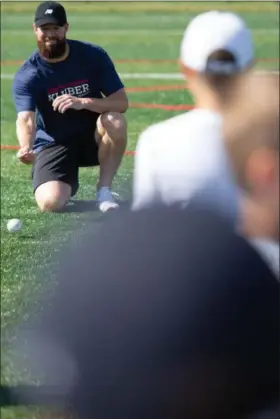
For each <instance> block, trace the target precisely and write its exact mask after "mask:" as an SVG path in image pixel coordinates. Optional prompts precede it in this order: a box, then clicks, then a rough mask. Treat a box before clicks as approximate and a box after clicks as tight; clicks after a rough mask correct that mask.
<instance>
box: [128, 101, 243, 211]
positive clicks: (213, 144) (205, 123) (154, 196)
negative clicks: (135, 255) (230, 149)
mask: <svg viewBox="0 0 280 419" xmlns="http://www.w3.org/2000/svg"><path fill="white" fill-rule="evenodd" d="M221 128H222V118H221V116H220V115H219V114H217V113H214V112H212V111H208V110H205V109H195V110H192V111H190V112H188V113H185V114H182V115H179V116H176V117H174V118H171V119H168V120H166V121H163V122H160V123H158V124H155V125H152V126H150V127H149V128H148V129H146V130H145V131H144V132H143V133H142V134H141V136H140V139H139V141H138V144H137V149H136V156H135V167H134V179H133V203H132V209H134V210H138V209H140V208H143V207H147V206H149V205H150V204H153V203H155V202H161V203H164V204H167V205H171V204H178V203H179V204H182V206H185V205H186V204H187V203H188V202H189V200H190V199H191V198H194V197H195V198H196V199H197V200H198V201H201V202H205V203H207V205H208V206H214V208H216V209H218V210H220V211H222V212H223V213H224V214H225V213H226V214H228V215H230V216H233V217H234V219H235V218H236V214H237V210H238V199H237V197H238V194H237V188H236V186H235V182H234V179H233V174H232V171H231V168H230V164H229V161H228V158H227V155H226V152H225V148H224V144H223V140H222V138H221Z"/></svg>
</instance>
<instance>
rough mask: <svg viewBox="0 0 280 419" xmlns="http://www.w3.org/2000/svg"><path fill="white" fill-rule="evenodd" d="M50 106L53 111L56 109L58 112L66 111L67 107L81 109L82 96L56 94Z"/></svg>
mask: <svg viewBox="0 0 280 419" xmlns="http://www.w3.org/2000/svg"><path fill="white" fill-rule="evenodd" d="M52 106H53V109H54V111H58V112H60V113H64V112H65V111H67V109H75V110H76V111H80V110H81V109H83V98H79V97H75V96H71V95H62V96H58V97H57V98H56V99H55V100H54V101H53V104H52Z"/></svg>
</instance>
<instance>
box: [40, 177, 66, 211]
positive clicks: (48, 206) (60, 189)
mask: <svg viewBox="0 0 280 419" xmlns="http://www.w3.org/2000/svg"><path fill="white" fill-rule="evenodd" d="M70 196H71V187H70V186H69V185H67V184H66V183H63V182H59V181H51V182H46V183H44V184H42V185H40V186H39V187H38V188H37V189H36V191H35V199H36V202H37V205H38V207H39V209H40V211H42V212H56V211H59V210H61V209H62V208H64V207H65V206H66V204H67V202H68V201H69V199H70Z"/></svg>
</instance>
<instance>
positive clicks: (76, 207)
mask: <svg viewBox="0 0 280 419" xmlns="http://www.w3.org/2000/svg"><path fill="white" fill-rule="evenodd" d="M117 202H118V204H119V205H120V207H121V208H129V206H130V202H129V201H117ZM57 212H59V213H69V212H76V213H82V212H99V209H98V206H97V202H96V201H93V200H91V201H87V200H74V199H73V200H71V201H70V202H69V204H68V205H67V206H66V207H65V208H63V209H61V210H59V211H57Z"/></svg>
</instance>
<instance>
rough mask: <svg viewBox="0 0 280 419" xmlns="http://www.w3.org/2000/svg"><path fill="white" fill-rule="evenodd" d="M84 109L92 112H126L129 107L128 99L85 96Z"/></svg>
mask: <svg viewBox="0 0 280 419" xmlns="http://www.w3.org/2000/svg"><path fill="white" fill-rule="evenodd" d="M82 104H83V109H87V110H88V111H91V112H97V113H104V112H119V113H124V112H125V111H126V110H127V108H128V101H127V100H118V99H112V98H110V97H104V98H102V99H91V98H85V99H83V100H82Z"/></svg>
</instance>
